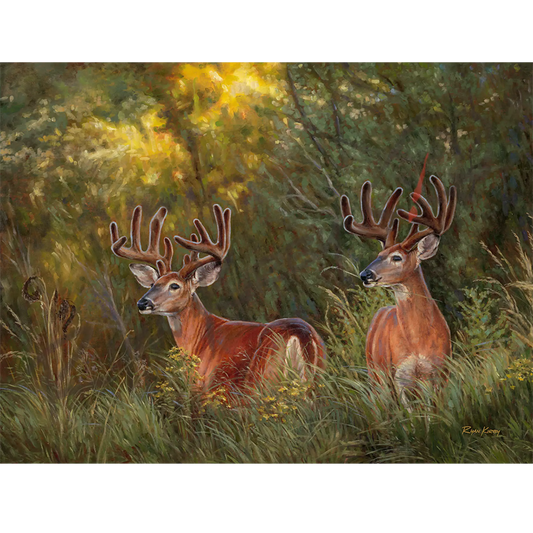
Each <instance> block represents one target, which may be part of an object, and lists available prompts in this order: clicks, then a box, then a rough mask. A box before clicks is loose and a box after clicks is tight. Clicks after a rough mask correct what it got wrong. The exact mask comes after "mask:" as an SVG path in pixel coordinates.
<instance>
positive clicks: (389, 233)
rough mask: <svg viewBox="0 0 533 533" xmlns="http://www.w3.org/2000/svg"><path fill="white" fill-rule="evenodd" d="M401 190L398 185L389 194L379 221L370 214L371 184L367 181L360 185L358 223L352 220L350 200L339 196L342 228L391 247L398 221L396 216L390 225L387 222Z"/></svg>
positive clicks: (396, 232) (344, 196) (384, 246)
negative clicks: (359, 214)
mask: <svg viewBox="0 0 533 533" xmlns="http://www.w3.org/2000/svg"><path fill="white" fill-rule="evenodd" d="M402 192H403V189H402V188H401V187H398V188H397V189H396V190H395V191H394V192H393V193H392V194H391V196H390V198H389V200H388V201H387V203H386V204H385V207H384V209H383V211H382V212H381V217H380V218H379V222H378V223H376V221H375V220H374V216H373V215H372V200H371V196H372V184H371V183H370V182H369V181H365V182H364V183H363V186H362V187H361V212H362V213H363V221H362V222H361V223H360V224H357V223H356V222H354V217H353V215H352V210H351V207H350V200H349V199H348V197H347V196H346V195H343V196H342V198H341V210H342V216H343V219H344V229H345V230H346V231H348V232H349V233H354V234H355V235H359V236H361V237H370V238H373V239H378V240H379V241H381V242H382V243H383V248H389V247H391V246H392V245H393V244H394V242H395V240H396V236H397V235H398V224H399V221H398V219H397V218H396V219H394V222H393V223H392V226H389V223H390V219H391V217H392V215H393V213H394V209H395V208H396V205H397V204H398V201H399V200H400V196H401V195H402Z"/></svg>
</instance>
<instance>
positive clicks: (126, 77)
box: [0, 63, 533, 462]
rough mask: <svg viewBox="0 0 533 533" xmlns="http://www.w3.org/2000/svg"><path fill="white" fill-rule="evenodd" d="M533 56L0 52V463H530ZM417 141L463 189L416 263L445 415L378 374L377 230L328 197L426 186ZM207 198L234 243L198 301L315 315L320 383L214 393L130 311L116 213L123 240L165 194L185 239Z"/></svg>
mask: <svg viewBox="0 0 533 533" xmlns="http://www.w3.org/2000/svg"><path fill="white" fill-rule="evenodd" d="M531 69H532V66H531V65H526V64H490V65H489V64H306V63H302V64H290V65H281V64H231V63H228V64H214V63H213V64H209V63H205V64H195V65H190V64H69V65H63V64H2V65H0V84H1V87H0V93H1V94H0V117H1V125H0V158H1V159H0V176H1V183H0V187H1V193H2V194H1V202H0V203H1V205H0V243H1V252H2V273H1V277H0V301H1V308H0V320H1V336H0V348H1V350H0V353H1V360H0V372H1V377H2V382H3V384H2V390H1V394H0V402H1V403H2V410H1V414H0V417H1V420H2V422H1V423H2V439H0V457H1V460H2V461H17V462H32V461H33V462H47V461H52V462H56V461H58V462H68V461H71V462H83V461H89V462H90V461H96V462H122V461H131V462H165V461H190V462H205V461H229V462H284V461H286V462H301V461H309V462H344V461H357V462H362V461H371V462H383V461H389V462H402V461H404V462H405V461H412V462H415V461H436V462H487V461H488V462H505V461H511V462H515V461H531V459H532V428H531V420H532V419H533V417H532V414H533V413H532V411H531V406H532V405H533V396H532V389H531V386H532V384H531V380H530V379H529V378H528V377H527V376H528V375H529V374H528V372H529V370H530V366H528V365H529V362H531V358H532V357H533V351H532V350H533V340H532V339H533V322H532V318H531V317H533V300H532V295H533V292H532V290H531V287H532V282H533V276H532V267H531V264H532V263H531V257H532V256H531V248H530V247H531V243H532V242H533V239H532V237H531V232H530V228H529V227H528V214H531V198H532V194H531V193H532V188H531V183H532V181H531V174H532V163H533V157H532V155H531V79H532V77H531V73H532V72H531ZM426 154H429V156H428V167H427V169H428V172H429V173H435V174H437V175H439V176H440V177H441V179H442V180H443V181H444V183H445V184H446V186H449V185H451V184H452V183H453V184H455V185H456V186H457V188H458V197H459V203H458V209H457V213H456V217H455V220H454V223H453V225H452V228H451V229H450V231H449V232H448V234H446V235H445V236H444V237H443V239H442V243H441V246H440V250H439V253H438V254H437V256H436V257H435V258H433V259H432V260H431V261H428V262H427V265H426V264H425V265H424V272H425V277H426V279H427V280H428V284H429V286H430V289H431V292H432V294H433V296H434V297H435V298H436V300H437V302H438V303H439V306H440V307H441V309H442V310H443V312H444V314H445V316H446V318H447V319H448V323H449V324H450V326H451V329H452V333H453V341H454V359H453V361H452V362H451V363H450V364H451V368H450V381H449V383H448V385H447V387H446V388H445V389H444V391H443V392H442V395H441V396H439V397H438V398H435V399H434V404H435V408H434V410H433V411H432V412H431V413H428V412H427V409H428V408H427V406H424V405H420V406H419V408H418V409H416V410H415V411H414V412H413V413H408V412H406V411H405V409H404V408H403V407H402V406H401V405H398V402H397V399H396V398H395V397H394V395H393V394H391V393H390V391H388V390H386V389H383V390H373V389H372V388H371V387H370V385H369V383H368V382H367V375H366V372H365V370H366V368H365V366H366V365H365V357H364V345H365V335H366V331H367V328H368V326H369V324H370V321H371V319H372V317H373V315H374V313H375V312H376V310H377V309H378V308H379V307H381V306H383V305H388V304H390V303H392V302H393V299H392V297H391V295H390V294H389V293H388V292H387V291H386V290H384V289H379V290H374V291H372V290H366V289H364V288H362V287H361V286H360V285H359V282H358V271H359V268H360V267H364V266H365V265H366V264H368V262H370V261H371V260H372V259H373V258H374V257H375V255H376V253H377V252H378V248H379V247H378V245H377V244H376V243H375V242H368V241H362V240H360V239H357V238H356V237H354V236H353V235H348V234H347V233H346V232H344V231H343V230H342V228H341V224H340V214H339V206H338V203H339V196H340V194H342V193H347V194H349V195H350V197H351V198H352V204H353V205H356V204H357V201H356V199H357V197H358V194H359V190H360V187H361V185H362V183H363V182H364V181H365V180H366V179H370V180H371V181H372V182H373V185H374V192H373V202H374V206H375V208H376V210H377V208H378V206H380V205H383V204H382V203H383V201H384V200H385V199H386V197H387V195H388V194H390V192H391V190H393V189H394V188H395V187H397V186H399V185H401V186H402V187H404V190H405V192H406V193H407V192H409V191H412V190H414V188H415V185H416V182H417V179H418V176H419V174H420V170H421V167H422V163H423V161H424V159H425V157H426ZM423 194H424V195H425V196H426V197H427V198H428V199H430V200H431V203H433V202H434V199H433V198H434V197H433V192H432V190H431V187H430V186H428V184H427V183H426V182H424V188H423ZM432 199H433V200H432ZM215 202H218V203H220V204H221V205H223V206H224V207H226V206H229V207H231V208H232V210H233V215H234V216H233V229H232V235H233V239H232V248H231V251H230V254H229V255H228V258H227V261H226V264H225V265H224V269H223V273H222V275H221V277H220V280H219V281H218V282H217V285H216V286H214V287H211V288H209V289H206V290H203V291H202V292H201V294H200V296H201V298H202V301H203V302H204V303H205V305H206V307H207V308H208V309H209V310H210V311H212V312H214V313H216V314H218V315H222V316H226V317H228V318H233V319H245V320H257V321H269V320H274V319H276V318H280V317H282V316H300V317H302V318H304V319H306V320H309V321H311V322H312V323H313V325H315V326H316V327H317V329H318V330H319V332H320V333H321V335H322V336H323V337H324V338H325V340H326V342H327V350H328V368H327V370H326V372H325V373H324V375H323V376H322V377H321V380H320V381H319V386H317V387H307V385H304V386H302V385H300V384H298V383H293V382H292V381H291V380H290V379H288V380H287V381H285V382H283V383H280V384H278V385H276V388H274V389H272V390H270V391H267V390H265V391H262V392H261V394H259V395H258V396H257V397H254V398H253V399H251V400H250V405H249V406H248V407H247V408H246V409H244V408H235V407H233V406H232V405H229V402H227V396H226V394H225V393H224V391H220V390H214V391H210V392H209V393H208V394H207V395H204V396H202V395H200V394H198V392H197V390H196V389H195V387H194V386H193V385H192V384H194V383H195V382H197V376H196V374H195V373H196V372H197V368H196V364H197V361H195V359H194V355H193V354H184V353H182V352H181V351H180V350H179V349H177V348H173V349H172V351H170V350H171V347H172V342H171V336H170V334H169V332H168V327H167V326H166V321H164V320H163V319H161V320H158V319H157V318H154V317H148V318H145V317H142V316H140V315H139V314H138V313H137V310H136V307H135V301H136V300H138V298H139V297H140V295H141V294H142V289H140V288H139V287H138V285H136V282H135V280H134V279H133V277H132V276H131V273H130V272H129V269H128V266H127V261H123V260H120V259H118V258H116V257H115V256H113V255H112V254H111V251H110V249H109V246H110V243H109V230H108V227H109V222H110V221H111V220H116V221H117V223H118V225H119V228H120V230H121V232H122V234H126V233H127V227H128V224H129V217H130V216H131V212H132V210H133V208H134V206H135V205H138V204H141V205H142V206H143V209H144V214H145V220H144V222H143V228H146V225H147V224H146V218H147V217H149V216H151V215H152V213H155V211H156V209H157V207H159V206H160V205H165V206H166V207H168V208H169V215H168V217H167V221H166V225H165V228H164V233H165V234H166V235H169V236H171V235H175V234H180V235H184V236H188V234H189V232H190V231H191V228H192V220H193V218H196V217H198V218H200V219H202V220H203V221H204V222H205V224H206V225H207V226H208V227H212V225H213V219H212V213H211V206H212V204H213V203H215ZM401 202H402V207H403V208H406V209H408V208H409V207H411V206H410V204H409V199H408V198H407V194H406V195H405V197H404V198H402V200H401ZM143 231H146V229H144V230H143ZM401 231H404V232H405V231H406V230H405V227H403V229H402V226H401ZM145 235H146V234H145V233H143V238H145ZM480 242H483V243H485V244H484V245H480V244H479V243H480ZM182 253H183V251H181V250H177V254H176V255H177V256H178V257H176V258H175V261H176V263H175V264H176V265H178V264H179V261H180V256H181V254H182ZM30 277H31V278H33V280H32V282H31V283H30V284H29V285H27V286H26V287H25V289H24V290H25V293H23V288H24V286H25V285H24V284H25V281H26V280H28V278H30ZM479 279H481V280H482V281H478V280H479ZM36 290H37V291H38V294H39V298H37V299H35V301H33V303H31V302H30V301H28V299H29V300H32V295H33V296H36V295H37V293H36ZM67 322H68V323H67ZM521 377H522V378H523V379H520V378H521ZM308 389H309V390H308ZM295 391H296V392H295ZM293 392H294V394H293ZM428 416H429V418H428ZM463 426H472V427H478V426H481V427H483V426H490V427H493V428H498V429H500V430H501V435H502V436H501V437H498V438H493V437H492V436H488V435H484V436H483V437H479V438H478V437H477V436H473V435H468V434H465V433H463V429H462V428H463Z"/></svg>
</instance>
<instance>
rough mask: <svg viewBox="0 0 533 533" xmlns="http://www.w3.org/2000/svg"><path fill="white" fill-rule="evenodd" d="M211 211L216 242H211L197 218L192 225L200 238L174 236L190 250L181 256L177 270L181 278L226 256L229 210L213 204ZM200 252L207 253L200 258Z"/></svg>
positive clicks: (229, 242)
mask: <svg viewBox="0 0 533 533" xmlns="http://www.w3.org/2000/svg"><path fill="white" fill-rule="evenodd" d="M213 213H214V214H215V219H216V222H217V230H218V236H217V242H216V243H213V242H212V241H211V239H210V237H209V235H208V233H207V230H206V229H205V227H204V225H203V224H202V223H201V222H200V221H199V220H198V219H195V220H194V225H195V226H196V229H197V230H198V234H199V235H200V239H198V237H197V236H196V234H194V233H193V234H192V235H191V240H190V241H188V240H187V239H184V238H183V237H180V236H179V235H175V236H174V240H175V241H176V242H177V243H178V244H179V245H181V246H183V247H184V248H187V250H191V254H190V255H186V256H185V257H184V258H183V267H182V269H181V270H180V271H179V275H180V277H181V278H182V279H187V278H188V277H190V276H192V274H193V273H194V272H195V270H197V269H198V268H200V267H201V266H204V265H207V264H208V263H214V262H217V263H222V262H223V261H224V258H225V257H226V255H227V253H228V251H229V249H230V246H231V210H230V209H229V208H228V209H226V210H225V211H222V208H221V207H220V206H219V205H218V204H215V205H214V206H213ZM200 253H204V254H208V255H207V256H205V257H202V258H200Z"/></svg>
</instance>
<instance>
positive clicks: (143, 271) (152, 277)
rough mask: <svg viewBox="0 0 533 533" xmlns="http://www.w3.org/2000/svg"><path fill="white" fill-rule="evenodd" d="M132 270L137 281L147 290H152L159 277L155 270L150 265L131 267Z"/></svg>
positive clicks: (134, 265) (133, 265)
mask: <svg viewBox="0 0 533 533" xmlns="http://www.w3.org/2000/svg"><path fill="white" fill-rule="evenodd" d="M130 270H131V271H132V272H133V275H134V276H135V279H136V280H137V281H138V282H139V283H140V284H141V285H142V286H143V287H146V288H150V287H151V286H152V285H153V284H154V283H155V282H156V281H157V278H158V277H159V275H158V273H157V272H156V270H155V269H154V268H152V267H151V266H148V265H138V264H132V265H130Z"/></svg>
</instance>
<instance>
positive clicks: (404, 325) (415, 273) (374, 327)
mask: <svg viewBox="0 0 533 533" xmlns="http://www.w3.org/2000/svg"><path fill="white" fill-rule="evenodd" d="M430 180H431V183H432V184H433V186H434V187H435V190H436V192H437V197H438V204H439V210H438V213H437V216H435V215H434V214H433V211H432V209H431V206H430V205H429V203H428V201H427V200H426V199H425V198H424V197H423V196H420V195H418V194H416V193H411V198H412V199H413V200H414V201H415V202H416V203H417V204H418V205H419V206H420V208H421V209H422V214H421V215H415V214H410V213H408V212H406V211H404V210H402V209H399V210H398V212H397V213H398V215H399V216H400V217H401V218H403V219H405V220H407V221H409V222H410V223H411V224H412V226H411V230H410V232H409V234H408V235H407V237H406V238H405V239H404V240H403V241H402V242H401V243H396V237H397V235H398V226H399V219H398V218H395V219H394V221H393V223H392V224H391V219H392V217H393V214H394V210H395V208H396V205H397V204H398V201H399V199H400V196H401V195H402V192H403V190H402V189H401V188H400V187H399V188H397V189H396V190H395V191H394V192H393V193H392V195H391V196H390V198H389V200H388V202H387V204H386V205H385V208H384V209H383V211H382V213H381V217H380V219H379V222H377V223H376V222H375V220H374V217H373V215H372V206H371V194H372V185H371V184H370V182H369V181H366V182H365V183H364V184H363V187H362V189H361V211H362V213H363V221H362V222H361V223H360V224H357V223H355V222H354V217H353V215H352V211H351V208H350V201H349V199H348V197H347V196H343V197H342V199H341V210H342V216H343V221H344V229H345V230H346V231H348V232H349V233H353V234H355V235H359V236H361V237H368V238H373V239H377V240H379V241H381V243H382V245H383V250H382V251H381V252H380V253H379V254H378V256H377V258H376V259H375V260H374V261H373V262H372V263H370V265H368V267H367V268H365V269H364V270H363V271H362V272H361V279H362V280H363V283H364V286H365V287H391V288H392V290H393V291H394V295H395V297H396V305H395V306H388V307H382V308H381V309H380V310H379V311H378V312H377V313H376V315H375V316H374V319H373V320H372V323H371V325H370V328H369V330H368V334H367V338H366V360H367V365H368V369H369V373H370V375H371V376H372V377H374V378H375V379H376V378H377V374H376V373H375V372H374V371H376V370H381V371H384V372H385V373H386V375H391V376H392V378H393V379H394V382H395V384H396V386H397V387H398V391H399V393H400V398H401V399H402V400H403V401H405V394H404V393H405V392H406V390H413V389H414V388H415V387H416V382H417V380H424V381H430V382H433V384H435V383H436V381H437V379H438V377H439V375H440V374H441V372H442V370H443V367H444V362H445V359H446V358H447V357H449V356H450V355H451V350H452V347H451V339H450V330H449V328H448V324H447V323H446V320H445V319H444V317H443V316H442V313H441V312H440V310H439V308H438V306H437V304H436V303H435V300H433V298H432V297H431V294H430V293H429V290H428V287H427V285H426V282H425V280H424V275H423V274H422V267H421V262H422V261H425V260H426V259H430V258H431V257H433V256H434V255H435V254H436V253H437V250H438V246H439V241H440V237H441V235H442V234H443V233H444V232H446V231H447V230H448V228H449V227H450V225H451V223H452V220H453V215H454V213H455V206H456V201H457V195H456V190H455V187H453V186H452V187H450V195H449V200H448V201H447V198H446V190H445V188H444V185H443V184H442V182H441V181H440V180H439V178H437V177H436V176H431V178H430ZM419 224H421V225H423V226H426V229H424V230H421V231H419V229H418V225H419Z"/></svg>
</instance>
